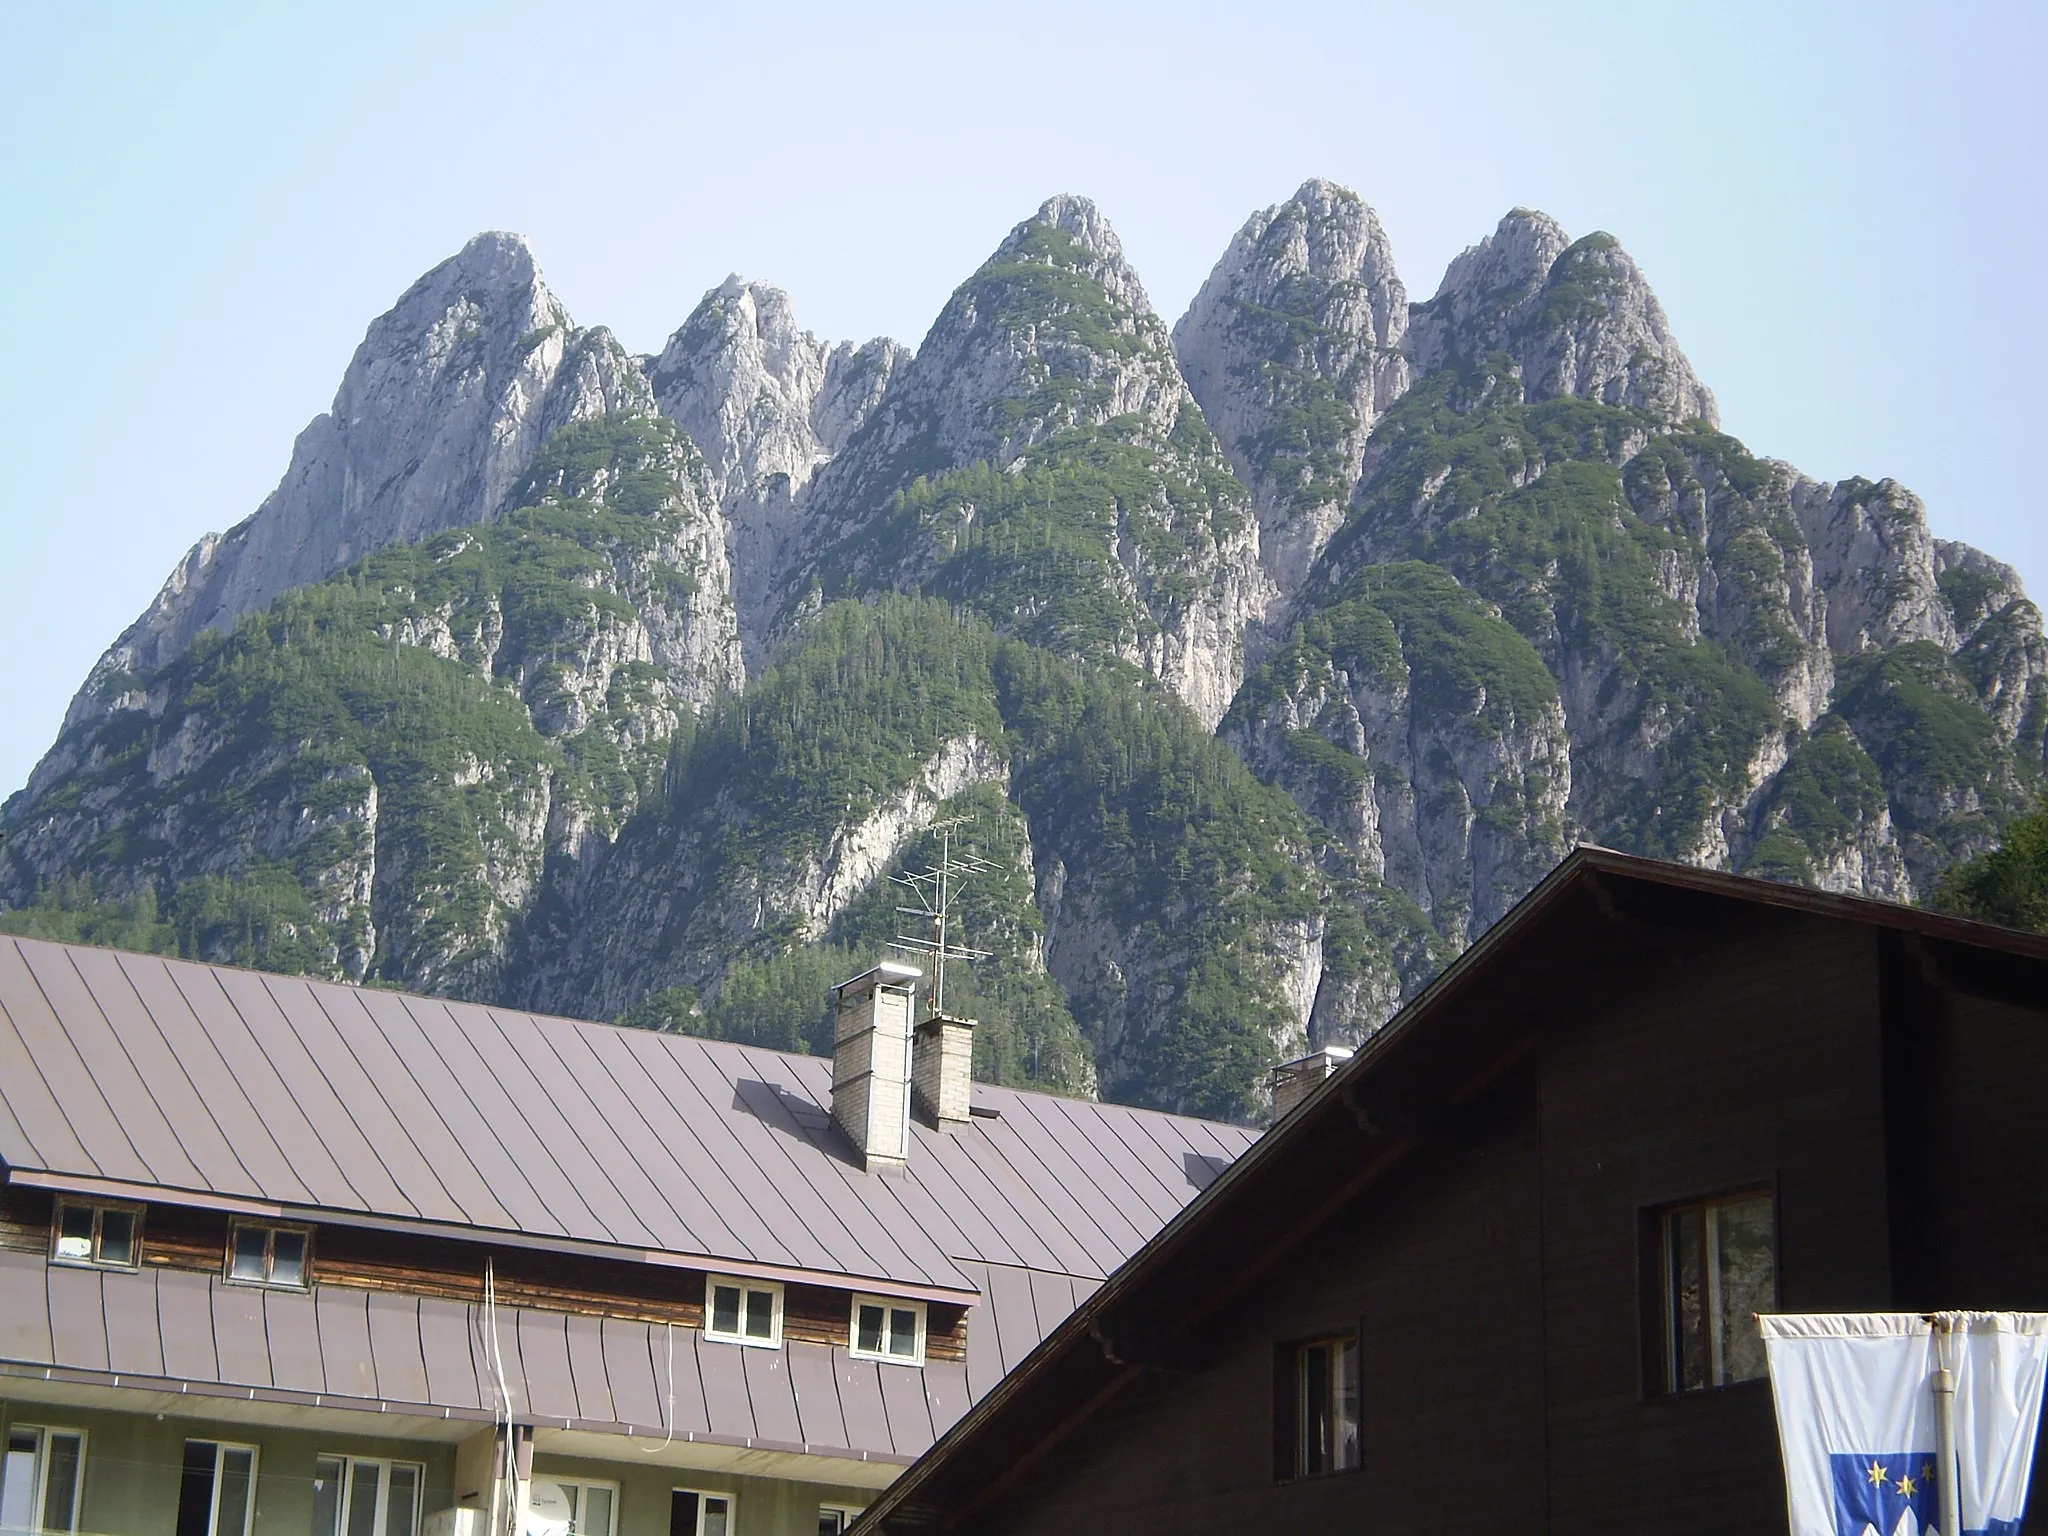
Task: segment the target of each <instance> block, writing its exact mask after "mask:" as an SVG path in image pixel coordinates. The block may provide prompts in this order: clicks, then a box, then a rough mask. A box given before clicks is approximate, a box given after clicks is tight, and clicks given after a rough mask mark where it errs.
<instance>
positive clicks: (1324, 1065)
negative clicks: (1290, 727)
mask: <svg viewBox="0 0 2048 1536" xmlns="http://www.w3.org/2000/svg"><path fill="white" fill-rule="evenodd" d="M1350 1059H1351V1047H1350V1046H1348V1045H1326V1046H1324V1047H1323V1048H1322V1049H1321V1050H1320V1051H1315V1052H1312V1053H1310V1054H1309V1055H1307V1056H1303V1057H1301V1058H1300V1059H1298V1060H1295V1061H1287V1062H1282V1063H1281V1064H1280V1065H1279V1066H1277V1067H1275V1068H1274V1069H1273V1121H1274V1123H1275V1124H1278V1123H1279V1122H1280V1121H1282V1120H1284V1119H1286V1118H1287V1115H1288V1112H1289V1111H1290V1110H1292V1109H1293V1108H1294V1107H1295V1105H1297V1104H1299V1103H1300V1102H1301V1101H1302V1100H1303V1099H1305V1098H1307V1097H1308V1096H1309V1095H1310V1094H1312V1093H1314V1092H1315V1091H1316V1087H1317V1085H1318V1084H1320V1083H1321V1082H1322V1081H1323V1079H1324V1078H1326V1077H1328V1076H1330V1074H1331V1073H1333V1072H1335V1071H1336V1070H1337V1069H1338V1068H1339V1067H1341V1066H1343V1065H1344V1063H1345V1062H1347V1061H1349V1060H1350Z"/></svg>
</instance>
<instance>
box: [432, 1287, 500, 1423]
mask: <svg viewBox="0 0 2048 1536" xmlns="http://www.w3.org/2000/svg"><path fill="white" fill-rule="evenodd" d="M475 1335H476V1308H474V1307H472V1306H471V1305H470V1304H469V1303H467V1302H461V1301H449V1300H448V1299H447V1298H445V1297H440V1296H422V1297H421V1298H420V1362H421V1364H423V1365H424V1366H425V1367H426V1372H427V1401H428V1402H430V1403H436V1404H440V1405H442V1406H444V1407H450V1408H483V1407H486V1406H488V1405H489V1404H491V1403H492V1402H494V1401H496V1394H495V1392H494V1391H493V1390H492V1389H491V1387H490V1386H489V1384H488V1380H487V1376H486V1374H485V1373H484V1372H483V1371H481V1370H479V1369H478V1365H477V1359H476V1354H475V1351H474V1349H473V1347H472V1340H473V1339H474V1337H475Z"/></svg>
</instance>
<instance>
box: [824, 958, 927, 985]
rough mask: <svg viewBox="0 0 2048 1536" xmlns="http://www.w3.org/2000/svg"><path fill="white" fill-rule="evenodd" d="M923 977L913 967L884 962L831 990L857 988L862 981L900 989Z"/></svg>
mask: <svg viewBox="0 0 2048 1536" xmlns="http://www.w3.org/2000/svg"><path fill="white" fill-rule="evenodd" d="M922 975H924V972H923V971H920V970H919V969H918V968H917V967H916V966H914V965H903V964H901V963H899V962H898V961H895V960H884V961H883V962H882V963H881V964H880V965H878V966H876V967H875V968H874V969H873V970H871V971H862V972H861V973H860V974H859V975H858V976H856V977H854V978H853V979H852V980H851V981H842V982H841V983H839V985H838V986H836V987H834V988H833V989H832V990H833V991H834V992H844V991H845V990H846V989H847V988H848V987H857V986H859V985H860V984H861V983H862V982H864V981H872V982H873V983H874V984H875V985H876V986H878V987H900V986H902V985H903V984H904V983H905V982H906V981H916V980H917V979H918V978H919V977H920V976H922Z"/></svg>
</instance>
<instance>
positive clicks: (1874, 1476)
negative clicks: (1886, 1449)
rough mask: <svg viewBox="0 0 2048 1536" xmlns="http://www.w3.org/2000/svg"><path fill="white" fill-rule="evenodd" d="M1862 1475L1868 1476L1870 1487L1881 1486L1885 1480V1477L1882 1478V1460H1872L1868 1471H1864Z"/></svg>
mask: <svg viewBox="0 0 2048 1536" xmlns="http://www.w3.org/2000/svg"><path fill="white" fill-rule="evenodd" d="M1864 1475H1865V1476H1867V1477H1868V1478H1869V1479H1870V1486H1871V1487H1873V1488H1877V1487H1882V1486H1883V1484H1884V1480H1885V1478H1884V1464H1883V1463H1882V1462H1877V1461H1873V1462H1872V1463H1871V1464H1870V1471H1869V1472H1867V1473H1866V1474H1864Z"/></svg>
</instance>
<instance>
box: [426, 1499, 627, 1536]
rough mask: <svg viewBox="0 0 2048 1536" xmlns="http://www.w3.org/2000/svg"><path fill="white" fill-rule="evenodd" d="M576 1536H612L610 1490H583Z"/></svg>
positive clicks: (577, 1514)
mask: <svg viewBox="0 0 2048 1536" xmlns="http://www.w3.org/2000/svg"><path fill="white" fill-rule="evenodd" d="M407 1536H411V1533H410V1532H408V1533H407ZM576 1536H612V1491H611V1489H609V1488H586V1489H584V1490H583V1508H581V1509H580V1510H578V1511H577V1512H576Z"/></svg>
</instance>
